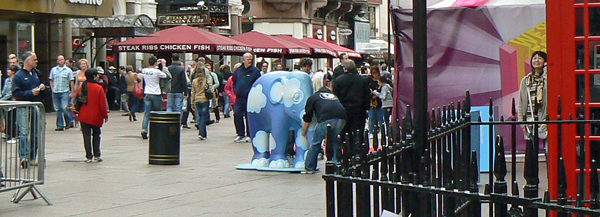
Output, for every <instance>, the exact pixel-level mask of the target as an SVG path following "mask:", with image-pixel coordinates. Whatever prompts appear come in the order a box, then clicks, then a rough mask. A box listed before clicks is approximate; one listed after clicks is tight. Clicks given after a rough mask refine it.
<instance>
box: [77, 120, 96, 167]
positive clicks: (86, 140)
mask: <svg viewBox="0 0 600 217" xmlns="http://www.w3.org/2000/svg"><path fill="white" fill-rule="evenodd" d="M81 132H82V133H83V147H84V148H85V158H87V159H90V160H91V159H92V157H100V133H101V132H100V127H99V126H94V125H91V124H87V123H83V122H81ZM92 151H93V152H92Z"/></svg>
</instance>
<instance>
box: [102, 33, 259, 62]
mask: <svg viewBox="0 0 600 217" xmlns="http://www.w3.org/2000/svg"><path fill="white" fill-rule="evenodd" d="M113 50H115V51H118V52H146V53H155V52H190V53H212V54H221V53H222V54H239V55H241V54H243V53H245V52H251V51H252V48H251V47H250V46H248V45H247V44H245V43H242V42H239V41H236V40H234V39H231V38H229V37H226V36H222V35H219V34H217V33H214V32H210V31H207V30H204V29H200V28H197V27H191V26H177V27H173V28H168V29H164V30H161V31H158V32H156V33H154V34H151V35H149V36H146V37H136V38H132V39H129V40H127V41H123V42H119V43H115V44H114V45H113Z"/></svg>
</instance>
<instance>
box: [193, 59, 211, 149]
mask: <svg viewBox="0 0 600 217" xmlns="http://www.w3.org/2000/svg"><path fill="white" fill-rule="evenodd" d="M194 74H195V75H196V76H195V77H194V80H193V81H192V93H191V97H192V98H191V104H192V109H194V111H196V112H197V115H196V125H197V126H198V138H200V140H205V139H206V137H207V133H206V122H207V121H208V115H209V111H208V105H209V103H210V102H209V100H210V99H212V97H214V91H213V89H212V84H213V83H212V76H211V75H210V74H209V73H207V72H206V70H205V69H204V68H203V67H196V68H195V69H194ZM211 94H212V97H211V96H210V95H211Z"/></svg>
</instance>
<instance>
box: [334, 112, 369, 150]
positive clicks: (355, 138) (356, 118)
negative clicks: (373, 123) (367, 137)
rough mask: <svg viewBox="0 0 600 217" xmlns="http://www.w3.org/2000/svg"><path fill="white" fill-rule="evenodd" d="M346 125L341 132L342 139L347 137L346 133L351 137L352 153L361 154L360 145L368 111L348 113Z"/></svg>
mask: <svg viewBox="0 0 600 217" xmlns="http://www.w3.org/2000/svg"><path fill="white" fill-rule="evenodd" d="M347 115H348V119H347V120H346V125H345V126H344V129H342V132H341V134H340V136H341V138H342V139H346V134H348V136H349V138H350V141H349V142H350V150H351V152H350V154H354V155H355V154H359V145H360V144H361V143H362V141H363V136H364V132H365V123H366V118H367V115H366V111H365V112H359V113H348V114H347ZM367 151H368V150H367Z"/></svg>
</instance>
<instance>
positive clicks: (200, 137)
mask: <svg viewBox="0 0 600 217" xmlns="http://www.w3.org/2000/svg"><path fill="white" fill-rule="evenodd" d="M198 138H199V139H200V140H206V137H204V136H201V135H198Z"/></svg>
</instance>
